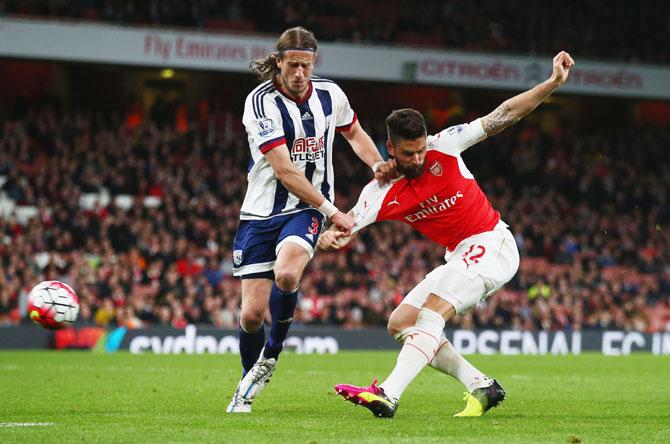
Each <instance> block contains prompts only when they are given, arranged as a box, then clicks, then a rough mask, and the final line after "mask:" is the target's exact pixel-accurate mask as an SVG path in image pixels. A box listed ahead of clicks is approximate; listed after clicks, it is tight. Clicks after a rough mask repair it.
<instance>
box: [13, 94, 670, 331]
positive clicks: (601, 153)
mask: <svg viewBox="0 0 670 444" xmlns="http://www.w3.org/2000/svg"><path fill="white" fill-rule="evenodd" d="M101 116H102V114H99V113H93V112H89V113H77V114H70V113H60V112H56V111H55V110H54V109H53V107H51V106H47V105H40V106H37V107H36V108H35V109H33V110H32V111H30V112H29V113H27V114H26V116H25V117H22V118H5V119H4V120H3V121H2V122H1V123H2V125H1V126H0V128H1V131H2V134H1V137H0V236H1V238H0V324H17V323H20V322H26V321H25V303H26V302H25V301H26V295H27V291H28V290H29V289H30V286H31V284H34V283H35V282H37V281H38V280H40V279H41V278H49V279H61V280H66V281H68V282H70V283H71V284H72V285H73V286H74V287H75V288H76V289H77V291H78V293H79V295H80V298H81V299H82V311H81V316H80V322H81V323H83V324H94V323H97V324H103V325H116V324H122V325H128V326H130V327H134V326H140V325H150V324H160V325H174V326H183V325H184V324H185V323H186V322H190V323H205V324H213V325H216V326H220V327H231V328H233V327H235V326H236V325H237V310H238V306H239V298H240V285H239V281H238V280H237V279H234V278H232V276H231V269H232V263H231V254H230V251H231V244H232V239H233V236H234V233H235V229H236V225H237V218H238V211H239V206H240V203H241V198H242V196H243V192H244V188H245V181H244V179H243V172H244V171H246V164H247V162H248V158H247V156H248V154H247V147H246V145H245V142H244V141H245V137H243V136H242V135H239V136H240V137H225V138H224V137H221V138H219V137H212V135H211V134H207V133H205V132H201V130H199V129H195V128H196V126H193V127H192V128H190V129H189V130H188V131H186V132H178V131H176V130H175V129H174V128H172V127H171V126H169V125H168V126H164V127H162V128H161V129H160V130H159V129H158V127H157V126H156V124H154V123H152V122H151V121H149V122H144V123H143V124H142V125H140V126H138V127H136V128H130V127H129V126H127V125H126V124H125V123H120V122H121V121H120V120H119V119H116V118H113V117H112V116H107V117H104V118H103V117H101ZM371 126H372V127H380V126H381V127H383V125H380V122H372V124H371ZM372 134H373V137H374V138H375V139H378V141H379V139H380V138H382V137H383V135H381V134H375V132H374V131H372ZM668 145H670V131H668V130H667V129H663V128H654V127H651V128H632V127H631V128H621V129H617V130H612V129H608V130H603V131H591V132H589V133H586V134H577V133H575V132H573V131H570V129H569V128H566V129H564V131H560V132H556V133H552V134H545V133H542V132H540V131H538V130H536V129H535V128H532V127H530V126H528V125H526V126H524V125H520V126H519V127H518V128H515V129H513V130H508V131H507V132H505V133H503V134H501V135H500V136H497V137H496V140H495V141H486V142H484V143H483V144H482V146H481V147H478V148H477V149H474V150H470V151H468V152H467V153H466V157H465V158H466V161H467V162H468V163H469V165H470V167H471V170H472V171H473V172H474V173H475V175H476V176H477V177H478V179H479V181H480V184H481V185H482V186H483V187H484V189H485V190H486V191H487V193H488V195H489V196H490V198H491V200H492V202H493V204H494V206H495V207H496V208H498V209H499V210H500V211H501V213H502V215H503V218H504V220H506V221H507V222H509V223H510V225H511V226H512V229H513V231H514V233H515V235H516V238H517V242H518V244H519V246H520V248H521V252H522V263H521V269H520V272H519V273H518V275H517V276H516V278H515V279H514V280H513V281H512V282H511V283H510V284H508V285H507V286H506V287H505V288H504V289H503V290H502V291H501V292H499V293H498V294H496V295H495V296H493V297H492V298H491V299H490V300H489V301H488V302H487V303H486V304H484V305H483V306H481V307H480V308H478V309H477V310H475V311H473V312H471V313H468V314H467V315H465V316H463V317H460V318H458V319H457V320H456V324H457V325H462V326H464V327H483V328H485V327H506V328H518V329H530V330H538V329H545V330H559V329H566V330H572V329H574V330H581V329H587V328H601V329H602V328H620V329H628V330H632V329H637V330H642V331H652V330H662V329H665V328H667V326H668V323H670V269H668V267H667V264H668V263H670V257H669V256H668V255H669V254H670V237H669V236H668V232H667V229H665V227H667V225H668V222H669V221H670V206H669V204H668V202H669V201H670V200H669V199H668V198H669V197H670V196H668V190H670V183H669V181H670V177H668V175H667V171H669V170H670V168H669V165H668V160H667V156H666V155H665V150H666V147H667V146H668ZM493 146H495V148H493ZM224 152H225V156H224V155H222V153H224ZM335 153H337V156H339V158H338V159H337V160H336V162H335V165H337V168H338V170H337V173H338V175H339V177H340V179H339V180H338V182H337V184H338V187H345V188H338V195H337V200H338V204H339V205H340V207H342V208H347V207H349V206H351V205H353V203H354V202H353V200H352V199H353V196H356V195H357V194H358V192H359V190H360V189H361V187H362V186H363V184H364V183H365V181H366V180H367V179H368V177H369V174H368V172H367V171H366V169H365V168H363V167H362V165H361V164H360V162H358V161H357V160H356V159H355V158H353V157H352V154H351V150H348V149H342V150H335ZM194 171H197V172H198V173H197V174H193V172H194ZM408 245H411V248H407V247H408ZM442 255H443V250H442V249H441V248H440V247H438V246H436V245H434V244H432V243H430V242H428V241H427V240H425V239H423V238H422V237H421V236H420V235H418V234H416V233H413V232H412V231H411V230H410V229H409V228H408V227H406V226H404V225H401V224H389V223H384V224H380V225H379V226H374V227H372V228H369V229H367V230H366V231H364V232H363V234H362V235H361V236H360V237H359V238H358V239H357V240H356V241H355V243H354V244H353V245H351V246H350V247H348V249H347V251H346V252H344V253H342V254H337V253H328V254H318V255H317V256H316V257H315V259H314V261H313V262H312V264H311V265H310V268H309V270H308V272H307V273H306V276H305V278H304V280H303V282H302V292H303V298H302V300H301V303H300V306H299V310H298V313H297V314H296V320H297V322H300V323H304V324H326V325H344V326H348V327H352V328H355V327H360V326H363V325H383V324H384V323H385V320H386V319H387V317H388V315H389V314H390V312H391V311H392V310H393V309H394V308H395V307H396V306H397V305H398V304H399V302H400V301H401V300H402V297H403V295H404V294H406V293H407V292H408V291H409V290H410V289H411V288H412V287H413V286H414V285H415V284H416V283H417V282H418V281H420V280H421V279H422V278H423V276H424V275H425V274H426V272H428V271H430V270H431V269H432V268H433V267H435V266H437V265H438V264H440V263H441V261H442Z"/></svg>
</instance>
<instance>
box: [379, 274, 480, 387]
mask: <svg viewBox="0 0 670 444" xmlns="http://www.w3.org/2000/svg"><path fill="white" fill-rule="evenodd" d="M432 286H433V284H432V283H431V281H430V279H429V278H427V279H424V280H423V281H421V282H420V283H419V285H417V286H416V287H414V289H412V291H410V292H409V294H408V295H407V296H406V297H405V299H404V300H403V302H402V303H401V304H400V305H399V306H398V307H397V308H396V309H395V310H394V311H393V313H392V314H391V316H390V317H389V321H388V331H389V334H390V335H391V336H392V337H393V339H395V340H396V341H397V342H399V343H400V344H401V345H402V344H404V343H405V339H406V338H407V336H408V335H409V334H411V333H412V332H413V331H414V328H415V327H414V324H415V323H416V320H417V318H418V316H419V310H420V309H421V306H422V305H423V303H424V302H425V301H426V298H427V297H428V294H430V289H431V288H432ZM429 365H430V366H431V367H432V368H434V369H436V370H438V371H440V372H442V373H445V374H447V375H449V376H452V377H454V378H455V379H457V380H458V381H459V382H460V383H461V384H463V385H464V386H465V387H466V388H467V390H468V392H471V391H473V390H475V389H478V388H482V387H488V386H489V385H491V384H492V383H493V380H492V379H491V378H489V377H487V376H486V375H485V374H484V373H482V372H481V371H479V370H478V369H477V368H476V367H474V366H473V365H472V364H471V363H470V362H468V361H467V360H466V359H465V358H464V357H463V356H462V355H461V354H460V353H458V352H457V351H456V349H455V348H454V347H453V345H452V344H451V343H450V342H449V340H448V339H447V338H446V337H445V336H444V334H442V335H441V337H440V342H439V344H438V348H437V352H436V353H435V357H434V358H433V359H432V360H431V361H430V363H429Z"/></svg>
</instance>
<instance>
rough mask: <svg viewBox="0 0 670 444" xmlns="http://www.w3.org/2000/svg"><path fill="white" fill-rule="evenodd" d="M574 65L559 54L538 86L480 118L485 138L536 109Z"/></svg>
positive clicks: (565, 55)
mask: <svg viewBox="0 0 670 444" xmlns="http://www.w3.org/2000/svg"><path fill="white" fill-rule="evenodd" d="M574 64H575V61H574V60H572V57H570V54H568V53H567V52H565V51H561V52H559V53H558V54H557V55H556V57H554V66H553V70H552V73H551V76H550V77H549V78H548V79H547V80H545V81H544V82H542V83H540V84H539V85H537V86H535V87H533V88H531V89H529V90H528V91H525V92H523V93H521V94H519V95H516V96H514V97H512V98H510V99H507V100H505V101H504V102H503V103H502V104H501V105H500V106H499V107H497V108H496V109H494V110H493V112H491V113H490V114H488V115H486V116H484V117H482V118H481V123H482V127H483V128H484V131H485V132H486V135H487V136H489V137H490V136H493V135H494V134H498V133H499V132H501V131H502V130H504V129H505V128H509V127H510V126H512V125H514V124H515V123H517V122H518V121H519V120H521V119H522V118H523V117H524V116H525V115H526V114H528V113H530V112H531V111H532V110H534V109H535V108H537V106H538V105H539V104H540V103H542V102H543V101H544V99H546V98H547V97H548V96H549V95H550V94H551V93H552V92H554V91H555V90H556V89H557V88H558V87H559V86H561V85H562V84H563V83H565V81H566V80H567V79H568V74H569V73H570V68H571V67H572V66H573V65H574Z"/></svg>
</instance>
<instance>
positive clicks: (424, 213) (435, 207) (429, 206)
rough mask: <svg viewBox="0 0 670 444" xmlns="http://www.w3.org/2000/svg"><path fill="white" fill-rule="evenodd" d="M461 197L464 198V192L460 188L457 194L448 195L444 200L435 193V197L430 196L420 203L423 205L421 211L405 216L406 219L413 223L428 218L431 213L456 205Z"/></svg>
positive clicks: (437, 212)
mask: <svg viewBox="0 0 670 444" xmlns="http://www.w3.org/2000/svg"><path fill="white" fill-rule="evenodd" d="M461 198H463V193H462V192H461V191H460V190H458V191H456V194H454V195H453V196H451V197H447V198H446V199H444V200H439V198H438V197H437V195H433V197H429V198H428V199H426V200H424V201H423V202H421V203H420V204H419V206H420V207H421V209H420V210H419V211H417V212H415V213H412V214H408V215H407V216H405V220H406V221H407V222H410V223H413V222H418V221H420V220H422V219H426V218H427V217H429V216H431V215H434V214H439V213H441V212H443V211H445V210H447V209H449V208H451V207H453V206H454V205H456V203H457V202H458V199H461Z"/></svg>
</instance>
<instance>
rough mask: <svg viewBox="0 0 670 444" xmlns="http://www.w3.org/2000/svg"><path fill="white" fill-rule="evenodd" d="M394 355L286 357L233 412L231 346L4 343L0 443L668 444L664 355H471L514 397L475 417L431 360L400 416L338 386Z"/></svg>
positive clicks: (235, 370) (381, 371)
mask: <svg viewBox="0 0 670 444" xmlns="http://www.w3.org/2000/svg"><path fill="white" fill-rule="evenodd" d="M395 356H396V354H395V353H393V352H365V353H362V352H359V353H355V352H348V353H345V352H342V353H340V354H338V355H296V354H288V353H287V354H285V355H283V356H282V358H281V361H280V363H279V365H278V367H277V371H276V373H275V375H274V377H273V380H272V382H271V384H270V385H268V387H267V388H266V390H265V391H264V392H263V394H262V395H261V396H260V397H259V398H258V399H257V400H256V403H255V404H254V413H253V414H252V415H228V414H226V413H224V411H225V408H226V405H227V404H228V402H229V400H230V397H231V395H232V393H233V391H234V389H235V386H236V384H237V381H238V378H239V357H238V356H236V355H130V354H127V353H117V354H108V355H96V354H92V353H87V352H0V381H1V382H2V389H0V423H2V426H0V442H2V443H10V442H31V443H33V442H68V443H71V442H91V441H93V442H104V443H115V442H124V443H125V442H198V443H205V442H212V443H218V442H253V443H265V442H273V443H276V442H280V443H289V442H300V443H325V442H351V441H359V442H379V443H389V442H393V443H398V442H407V443H414V442H446V441H449V442H496V443H498V442H557V443H566V442H573V443H574V442H584V443H591V442H644V443H647V442H666V443H667V442H670V385H669V384H668V380H669V379H670V357H662V356H660V357H659V356H651V355H648V354H637V355H631V356H628V357H605V356H601V355H593V354H583V355H581V356H576V357H575V356H567V357H555V356H472V357H471V361H472V362H473V364H475V365H477V366H479V367H480V368H481V369H482V370H483V371H485V372H487V373H489V374H490V375H492V376H494V377H496V378H497V379H498V380H499V381H500V382H501V383H502V385H503V386H504V387H505V389H506V390H507V393H508V400H507V401H506V402H505V404H504V405H503V406H502V407H500V408H497V409H495V410H492V411H491V412H489V414H487V415H486V416H484V417H482V418H475V419H472V418H470V419H465V418H463V419H461V418H452V415H453V414H454V413H455V412H458V411H460V410H461V409H462V407H463V406H464V402H463V401H461V396H462V392H463V389H462V388H461V386H460V384H458V383H457V382H456V381H455V380H453V379H451V378H449V377H447V376H445V375H442V374H440V373H438V372H436V371H434V370H432V369H425V370H424V371H423V373H422V374H421V375H420V376H419V377H418V378H417V379H416V380H415V381H414V383H413V384H412V385H410V387H409V389H408V390H407V391H406V392H405V394H404V396H403V398H402V400H401V402H400V406H399V408H398V412H397V414H396V417H395V418H394V419H392V420H388V419H377V418H374V417H373V416H372V414H371V413H370V412H369V411H368V410H366V409H364V408H362V407H355V406H354V405H352V404H349V403H347V402H344V401H342V400H340V399H339V397H336V396H335V395H334V392H333V389H332V386H333V385H334V384H335V383H339V382H347V383H353V384H360V385H364V384H369V383H370V381H371V379H372V377H373V376H378V377H380V379H383V377H384V376H386V375H387V374H388V372H389V371H390V370H391V368H392V366H393V364H394V363H395ZM8 423H52V425H48V426H30V427H28V426H25V427H19V426H16V425H15V424H14V425H12V426H9V425H8Z"/></svg>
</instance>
